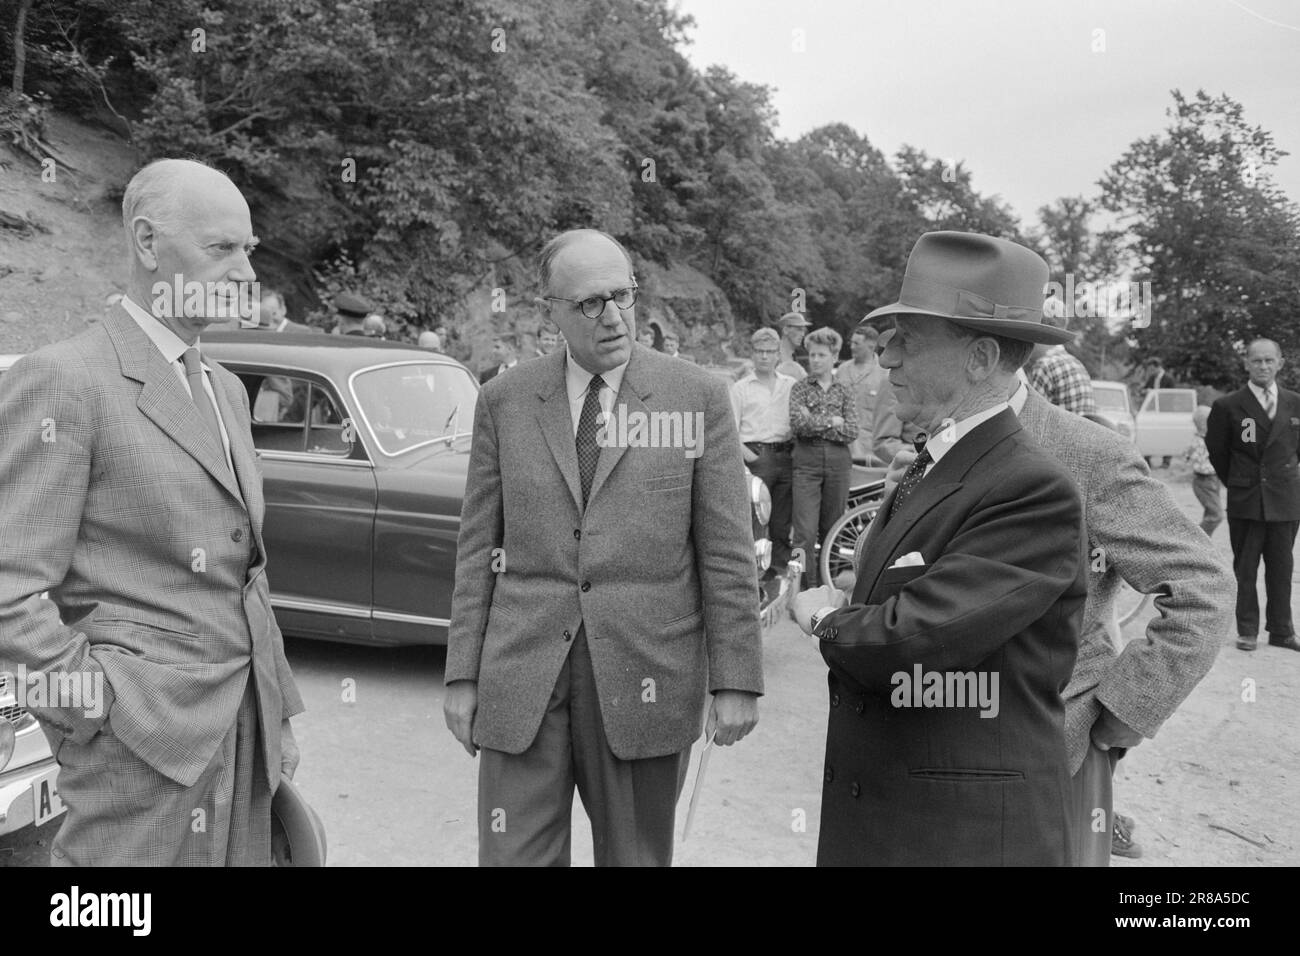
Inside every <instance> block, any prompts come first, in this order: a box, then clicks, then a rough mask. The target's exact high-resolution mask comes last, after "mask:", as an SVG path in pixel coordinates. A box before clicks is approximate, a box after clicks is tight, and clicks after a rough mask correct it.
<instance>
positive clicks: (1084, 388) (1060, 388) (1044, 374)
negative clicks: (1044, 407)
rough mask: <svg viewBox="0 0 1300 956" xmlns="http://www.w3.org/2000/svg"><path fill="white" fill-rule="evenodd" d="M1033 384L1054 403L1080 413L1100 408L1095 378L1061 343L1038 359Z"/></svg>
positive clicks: (1032, 378)
mask: <svg viewBox="0 0 1300 956" xmlns="http://www.w3.org/2000/svg"><path fill="white" fill-rule="evenodd" d="M1029 384H1030V385H1032V386H1033V387H1034V388H1035V389H1037V390H1038V392H1039V394H1041V395H1042V396H1043V398H1045V399H1047V400H1048V401H1049V402H1051V403H1052V404H1053V405H1058V406H1060V407H1061V408H1064V409H1065V410H1066V411H1067V412H1074V414H1076V415H1086V414H1088V413H1089V412H1096V411H1097V403H1096V402H1095V401H1093V398H1092V379H1091V378H1090V377H1089V376H1088V370H1087V369H1086V368H1084V367H1083V363H1082V362H1080V361H1079V360H1078V359H1077V358H1075V357H1074V356H1073V355H1071V354H1070V353H1069V352H1067V351H1065V347H1064V346H1057V347H1056V348H1054V349H1053V350H1052V351H1050V352H1048V353H1047V354H1046V355H1044V356H1043V357H1042V358H1041V359H1039V360H1038V361H1037V362H1036V363H1034V367H1033V368H1032V369H1031V370H1030V372H1029Z"/></svg>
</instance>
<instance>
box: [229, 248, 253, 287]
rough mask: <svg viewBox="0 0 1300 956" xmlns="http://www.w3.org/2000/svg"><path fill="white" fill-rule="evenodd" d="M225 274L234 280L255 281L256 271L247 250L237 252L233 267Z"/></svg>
mask: <svg viewBox="0 0 1300 956" xmlns="http://www.w3.org/2000/svg"><path fill="white" fill-rule="evenodd" d="M226 275H227V277H228V278H229V279H231V280H232V281H234V282H256V281H257V271H256V270H255V269H254V268H253V263H252V262H251V261H250V260H249V258H248V253H247V252H241V253H240V254H239V258H238V259H237V260H236V262H235V265H234V267H233V268H232V269H231V270H230V272H228V273H226Z"/></svg>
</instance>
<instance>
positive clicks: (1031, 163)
mask: <svg viewBox="0 0 1300 956" xmlns="http://www.w3.org/2000/svg"><path fill="white" fill-rule="evenodd" d="M679 8H680V9H681V11H682V12H684V13H688V14H690V15H691V16H692V17H694V18H695V21H696V25H695V27H694V28H693V29H692V30H691V31H690V36H691V37H692V39H693V41H694V42H693V43H691V44H690V45H689V46H687V47H686V48H685V51H684V52H685V53H686V55H687V56H688V57H689V58H690V60H691V62H692V63H694V64H695V65H696V66H697V67H699V68H701V69H702V68H704V67H706V66H709V65H711V64H715V63H716V64H721V65H723V66H726V67H728V68H729V69H730V70H731V71H732V72H733V73H735V74H736V75H737V76H739V77H740V78H741V79H744V80H748V81H750V82H754V83H761V84H765V85H767V86H771V87H774V88H775V92H774V94H773V103H774V104H775V106H776V108H777V110H778V113H779V125H778V127H777V132H778V135H780V136H781V137H782V138H784V139H795V138H797V137H798V136H800V135H801V134H803V133H806V132H807V131H809V130H811V129H815V128H816V127H818V126H822V125H824V124H827V123H832V122H837V121H838V122H845V123H848V124H849V125H850V126H852V127H853V128H854V129H856V130H858V132H860V133H864V134H865V135H866V136H867V138H868V139H869V140H870V141H871V143H872V145H874V146H875V147H877V148H878V149H880V150H882V151H883V152H884V153H885V155H886V156H888V157H891V158H892V156H893V154H894V152H895V151H896V150H897V149H898V147H899V146H900V145H902V144H903V143H910V144H911V145H913V146H917V147H920V148H922V149H924V150H925V151H926V152H928V153H929V154H930V155H931V156H938V157H944V158H951V159H956V160H958V161H961V162H963V163H965V165H966V167H967V168H968V169H969V170H971V172H972V175H973V177H974V184H975V187H976V189H978V190H979V191H980V192H981V193H984V194H985V195H991V194H998V195H1000V196H1001V197H1002V198H1003V199H1004V200H1005V201H1007V202H1008V203H1010V205H1011V207H1012V208H1013V209H1014V210H1015V211H1016V213H1017V214H1018V215H1019V216H1020V218H1021V221H1022V222H1025V223H1033V222H1036V221H1037V210H1038V208H1039V207H1040V206H1042V205H1044V204H1046V203H1048V202H1051V201H1052V200H1054V199H1056V198H1058V197H1060V196H1067V195H1078V194H1083V195H1085V196H1094V195H1096V193H1097V187H1096V181H1097V179H1098V178H1099V177H1100V176H1101V174H1102V173H1103V171H1104V170H1105V169H1107V168H1108V167H1109V166H1110V164H1111V163H1113V162H1114V161H1115V160H1116V159H1118V158H1119V156H1120V155H1121V154H1122V153H1123V152H1124V150H1125V149H1126V148H1127V147H1128V145H1129V144H1130V143H1132V142H1133V141H1134V140H1136V139H1139V138H1142V137H1144V136H1148V135H1151V134H1153V133H1156V132H1158V131H1160V130H1163V129H1164V128H1165V127H1166V126H1167V125H1168V122H1169V120H1168V117H1167V116H1166V115H1165V110H1166V109H1167V108H1169V107H1170V106H1171V105H1172V103H1173V100H1172V98H1171V97H1170V95H1169V91H1170V90H1172V89H1175V88H1177V89H1181V90H1182V91H1183V93H1184V95H1186V96H1188V97H1191V96H1192V95H1194V94H1195V92H1196V90H1197V89H1198V88H1199V89H1204V90H1205V91H1206V92H1207V93H1209V94H1210V95H1213V96H1217V95H1219V94H1222V93H1227V94H1228V95H1230V96H1232V97H1233V98H1234V99H1236V100H1237V101H1238V102H1240V103H1241V104H1242V105H1243V106H1244V107H1245V117H1246V120H1247V122H1249V123H1251V124H1259V125H1262V126H1263V127H1264V128H1265V129H1267V130H1269V131H1271V132H1272V133H1273V136H1274V140H1275V143H1276V144H1277V146H1278V147H1279V148H1281V149H1283V150H1285V151H1287V152H1289V153H1291V154H1292V155H1290V156H1287V157H1285V158H1284V159H1283V160H1282V161H1281V163H1279V165H1278V166H1277V167H1276V168H1275V170H1274V172H1273V174H1274V176H1275V178H1276V179H1277V181H1278V182H1279V183H1280V184H1281V186H1282V188H1283V189H1285V190H1286V192H1287V194H1288V195H1289V196H1290V197H1291V199H1293V200H1300V3H1298V2H1296V0H1071V2H1065V0H679ZM796 30H798V31H802V40H803V43H804V47H805V49H804V51H803V52H798V51H796V50H795V49H794V47H795V45H796V44H797V42H798V35H797V34H796V33H795V31H796ZM1096 31H1104V32H1102V33H1098V32H1096ZM1094 46H1097V47H1104V48H1103V49H1101V50H1100V51H1099V52H1094Z"/></svg>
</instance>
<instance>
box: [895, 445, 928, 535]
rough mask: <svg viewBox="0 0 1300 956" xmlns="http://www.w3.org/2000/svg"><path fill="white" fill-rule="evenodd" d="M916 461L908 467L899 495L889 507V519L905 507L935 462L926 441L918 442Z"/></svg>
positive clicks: (899, 485)
mask: <svg viewBox="0 0 1300 956" xmlns="http://www.w3.org/2000/svg"><path fill="white" fill-rule="evenodd" d="M916 450H917V451H916V459H915V460H914V461H913V462H912V464H911V465H909V466H908V469H907V471H906V472H904V473H903V480H902V481H900V482H899V483H898V493H897V494H895V495H894V502H893V504H891V505H890V507H889V517H890V518H892V517H894V515H896V514H897V513H898V509H899V508H901V507H902V506H903V502H904V501H906V500H907V499H908V498H909V497H911V495H912V492H914V491H915V490H916V486H917V485H919V484H920V483H921V479H922V478H924V477H925V469H926V467H927V466H928V465H929V464H930V463H931V462H932V461H934V459H933V458H932V457H930V452H929V451H928V450H927V449H926V447H925V439H924V438H918V439H917V441H916Z"/></svg>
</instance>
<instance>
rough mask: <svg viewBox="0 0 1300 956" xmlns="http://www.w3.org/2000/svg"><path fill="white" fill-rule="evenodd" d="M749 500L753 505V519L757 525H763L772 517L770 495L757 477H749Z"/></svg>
mask: <svg viewBox="0 0 1300 956" xmlns="http://www.w3.org/2000/svg"><path fill="white" fill-rule="evenodd" d="M749 500H750V501H751V502H752V503H753V505H754V517H755V518H756V519H758V523H759V524H762V525H765V524H767V522H768V519H770V518H771V517H772V493H771V492H770V491H768V490H767V484H766V483H765V482H764V481H763V479H762V478H759V477H758V476H757V475H750V476H749Z"/></svg>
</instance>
